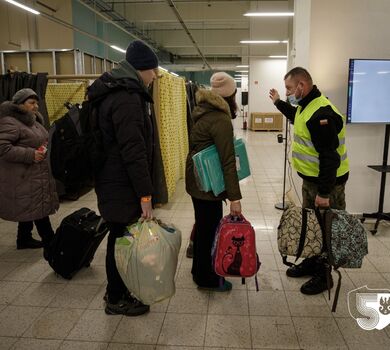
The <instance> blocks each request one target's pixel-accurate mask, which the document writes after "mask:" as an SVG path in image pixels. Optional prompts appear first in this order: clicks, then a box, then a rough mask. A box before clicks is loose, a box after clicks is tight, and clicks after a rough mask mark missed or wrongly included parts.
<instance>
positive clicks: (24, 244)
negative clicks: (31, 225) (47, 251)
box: [16, 237, 43, 249]
mask: <svg viewBox="0 0 390 350" xmlns="http://www.w3.org/2000/svg"><path fill="white" fill-rule="evenodd" d="M42 247H43V243H42V241H38V240H37V239H34V238H32V237H30V238H27V239H26V238H24V239H23V240H19V239H17V240H16V249H38V248H42Z"/></svg>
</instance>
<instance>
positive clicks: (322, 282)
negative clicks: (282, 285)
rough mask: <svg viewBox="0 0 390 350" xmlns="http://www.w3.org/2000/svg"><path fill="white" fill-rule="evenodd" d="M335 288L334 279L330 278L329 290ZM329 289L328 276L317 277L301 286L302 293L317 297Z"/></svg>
mask: <svg viewBox="0 0 390 350" xmlns="http://www.w3.org/2000/svg"><path fill="white" fill-rule="evenodd" d="M331 288H333V279H332V277H330V284H329V289H331ZM327 289H328V284H327V282H326V276H323V275H316V276H314V277H313V278H311V279H310V280H308V281H307V282H306V283H304V284H302V286H301V293H302V294H306V295H316V294H320V293H322V292H323V291H325V290H327Z"/></svg>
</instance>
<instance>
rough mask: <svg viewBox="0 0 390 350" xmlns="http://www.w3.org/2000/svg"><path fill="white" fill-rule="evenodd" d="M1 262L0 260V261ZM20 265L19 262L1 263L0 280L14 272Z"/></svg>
mask: <svg viewBox="0 0 390 350" xmlns="http://www.w3.org/2000/svg"><path fill="white" fill-rule="evenodd" d="M0 261H1V259H0ZM19 265H20V263H19V262H8V261H1V264H0V279H3V278H4V277H5V276H7V275H8V274H9V273H10V272H11V271H13V270H15V269H16V268H17V267H18V266H19Z"/></svg>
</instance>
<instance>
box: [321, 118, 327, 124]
mask: <svg viewBox="0 0 390 350" xmlns="http://www.w3.org/2000/svg"><path fill="white" fill-rule="evenodd" d="M320 125H328V119H321V120H320Z"/></svg>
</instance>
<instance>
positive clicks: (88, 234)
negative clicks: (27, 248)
mask: <svg viewBox="0 0 390 350" xmlns="http://www.w3.org/2000/svg"><path fill="white" fill-rule="evenodd" d="M107 232H108V227H107V225H106V224H105V223H104V222H103V220H102V218H101V217H100V216H98V215H96V213H95V212H94V211H93V210H91V209H88V208H81V209H79V210H77V211H75V212H73V213H72V214H70V215H68V216H67V217H65V218H64V219H63V220H62V222H61V224H60V226H59V227H58V229H57V231H56V233H55V235H54V238H53V241H52V243H51V245H50V248H49V250H48V261H49V264H50V266H51V267H52V268H53V270H54V271H55V272H56V273H57V274H59V275H60V276H62V277H64V278H66V279H71V278H72V277H73V276H74V275H75V274H76V273H77V271H79V270H80V269H81V268H82V267H88V266H89V265H90V264H91V261H92V260H93V257H94V255H95V252H96V250H97V248H98V247H99V245H100V243H101V241H102V240H103V238H104V237H105V235H106V234H107Z"/></svg>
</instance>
